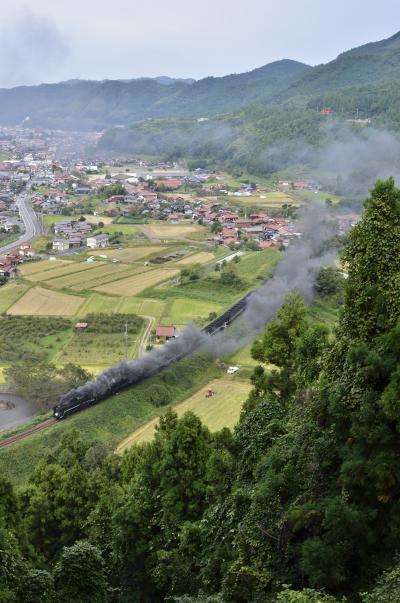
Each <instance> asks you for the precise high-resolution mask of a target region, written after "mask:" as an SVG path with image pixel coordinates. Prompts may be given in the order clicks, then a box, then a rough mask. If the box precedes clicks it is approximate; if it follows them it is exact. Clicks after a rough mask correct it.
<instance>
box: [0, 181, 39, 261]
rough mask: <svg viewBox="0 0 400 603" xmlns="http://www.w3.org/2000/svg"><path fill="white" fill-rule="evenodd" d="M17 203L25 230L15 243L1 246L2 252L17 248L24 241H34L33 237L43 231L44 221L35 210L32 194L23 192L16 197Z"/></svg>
mask: <svg viewBox="0 0 400 603" xmlns="http://www.w3.org/2000/svg"><path fill="white" fill-rule="evenodd" d="M16 204H17V206H18V209H19V214H20V216H21V219H22V221H23V223H24V225H25V232H24V234H22V235H21V236H20V237H19V239H17V240H16V241H14V243H9V244H8V245H4V247H0V254H2V253H7V252H8V251H11V250H12V249H16V248H17V247H19V246H20V245H22V243H28V242H29V241H32V239H34V238H36V237H38V236H39V235H40V234H42V232H43V227H42V223H41V221H40V219H39V218H38V217H37V215H36V214H35V212H34V210H33V207H32V201H31V197H30V195H29V194H28V193H27V192H23V193H21V194H20V195H19V196H18V197H17V199H16Z"/></svg>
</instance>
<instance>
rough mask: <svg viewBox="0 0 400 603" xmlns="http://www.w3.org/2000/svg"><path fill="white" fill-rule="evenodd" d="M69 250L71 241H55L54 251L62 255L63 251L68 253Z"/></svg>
mask: <svg viewBox="0 0 400 603" xmlns="http://www.w3.org/2000/svg"><path fill="white" fill-rule="evenodd" d="M68 249H69V241H68V239H54V241H53V251H57V252H58V253H62V252H63V251H68Z"/></svg>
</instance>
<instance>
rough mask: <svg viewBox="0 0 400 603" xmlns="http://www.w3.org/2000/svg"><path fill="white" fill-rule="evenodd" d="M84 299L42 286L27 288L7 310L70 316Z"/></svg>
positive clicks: (8, 312) (18, 313) (8, 311)
mask: <svg viewBox="0 0 400 603" xmlns="http://www.w3.org/2000/svg"><path fill="white" fill-rule="evenodd" d="M83 301H84V298H83V297H77V296H76V295H67V294H65V293H58V292H57V291H49V290H48V289H43V288H42V287H34V288H32V289H29V290H28V291H27V292H26V293H25V295H23V296H22V297H21V298H20V299H19V300H18V301H17V302H16V303H15V304H13V305H12V306H11V308H9V309H8V310H7V314H11V315H18V316H20V315H24V314H25V315H34V316H35V315H36V316H65V315H68V316H71V315H73V314H75V313H76V312H77V310H78V309H79V307H80V306H81V305H82V303H83Z"/></svg>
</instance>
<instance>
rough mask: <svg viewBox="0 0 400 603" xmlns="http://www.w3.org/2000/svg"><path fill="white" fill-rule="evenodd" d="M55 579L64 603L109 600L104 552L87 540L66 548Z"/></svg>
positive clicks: (58, 592)
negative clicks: (102, 554) (102, 553)
mask: <svg viewBox="0 0 400 603" xmlns="http://www.w3.org/2000/svg"><path fill="white" fill-rule="evenodd" d="M54 582H55V588H56V591H57V595H58V598H59V600H60V601H62V603H105V602H106V600H107V583H106V579H105V573H104V562H103V559H102V556H101V553H100V551H99V549H98V548H97V547H95V546H93V545H92V544H90V543H89V542H87V541H84V540H82V541H80V542H77V543H76V544H74V545H73V546H71V547H67V548H65V549H64V550H63V552H62V554H61V557H60V560H59V561H58V563H57V564H56V566H55V568H54Z"/></svg>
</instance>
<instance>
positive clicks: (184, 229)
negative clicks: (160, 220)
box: [140, 224, 206, 239]
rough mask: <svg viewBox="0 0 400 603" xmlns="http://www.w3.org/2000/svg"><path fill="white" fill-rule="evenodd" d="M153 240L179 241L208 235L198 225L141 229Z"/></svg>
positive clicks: (148, 225)
mask: <svg viewBox="0 0 400 603" xmlns="http://www.w3.org/2000/svg"><path fill="white" fill-rule="evenodd" d="M140 228H141V230H142V232H144V233H145V234H146V235H147V236H148V237H150V238H152V239H179V238H182V237H189V238H190V235H193V234H195V233H203V232H204V233H206V230H205V228H204V227H202V226H199V225H197V224H144V225H143V226H141V227H140Z"/></svg>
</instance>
